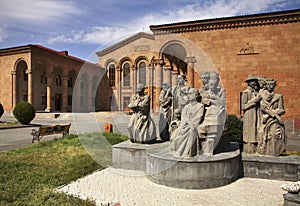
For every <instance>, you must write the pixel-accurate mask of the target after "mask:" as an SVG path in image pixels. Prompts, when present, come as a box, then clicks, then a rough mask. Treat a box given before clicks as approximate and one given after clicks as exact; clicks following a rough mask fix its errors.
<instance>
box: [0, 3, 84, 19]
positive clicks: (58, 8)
mask: <svg viewBox="0 0 300 206" xmlns="http://www.w3.org/2000/svg"><path fill="white" fill-rule="evenodd" d="M0 9H1V12H0V19H1V21H10V22H11V21H14V20H15V21H22V22H28V23H47V21H56V22H57V21H60V20H61V19H60V18H63V17H65V16H67V15H70V14H78V13H80V12H81V11H80V10H79V9H77V8H76V5H75V2H72V1H59V0H26V1H24V0H9V1H2V2H1V3H0Z"/></svg>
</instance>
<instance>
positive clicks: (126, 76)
mask: <svg viewBox="0 0 300 206" xmlns="http://www.w3.org/2000/svg"><path fill="white" fill-rule="evenodd" d="M123 86H130V65H129V64H128V63H126V64H124V66H123Z"/></svg>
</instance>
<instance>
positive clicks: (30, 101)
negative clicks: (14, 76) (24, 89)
mask: <svg viewBox="0 0 300 206" xmlns="http://www.w3.org/2000/svg"><path fill="white" fill-rule="evenodd" d="M26 74H27V75H28V102H29V103H30V104H32V105H33V88H32V85H33V84H32V81H33V79H32V70H31V69H27V70H26Z"/></svg>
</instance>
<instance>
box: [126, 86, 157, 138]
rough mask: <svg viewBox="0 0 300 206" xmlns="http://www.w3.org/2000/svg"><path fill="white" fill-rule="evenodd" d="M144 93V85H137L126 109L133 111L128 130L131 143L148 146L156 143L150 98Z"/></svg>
mask: <svg viewBox="0 0 300 206" xmlns="http://www.w3.org/2000/svg"><path fill="white" fill-rule="evenodd" d="M144 91H145V87H144V85H143V84H138V85H137V89H136V94H134V95H132V96H131V99H130V103H129V105H128V108H130V109H132V110H133V115H132V116H131V118H130V121H129V124H128V130H129V135H130V141H131V142H133V143H141V144H150V143H154V142H155V141H156V131H155V125H154V121H153V120H152V118H151V116H150V97H149V96H148V95H146V94H145V93H144Z"/></svg>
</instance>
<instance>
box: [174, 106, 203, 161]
mask: <svg viewBox="0 0 300 206" xmlns="http://www.w3.org/2000/svg"><path fill="white" fill-rule="evenodd" d="M203 117H204V106H203V104H202V103H199V102H193V103H189V104H188V105H186V106H185V107H184V108H183V110H182V113H181V125H180V127H179V128H178V134H177V137H176V138H174V140H172V143H171V151H172V152H173V153H174V155H176V156H179V157H193V156H196V155H199V152H200V151H199V134H198V127H199V125H200V124H201V122H202V120H203Z"/></svg>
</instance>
